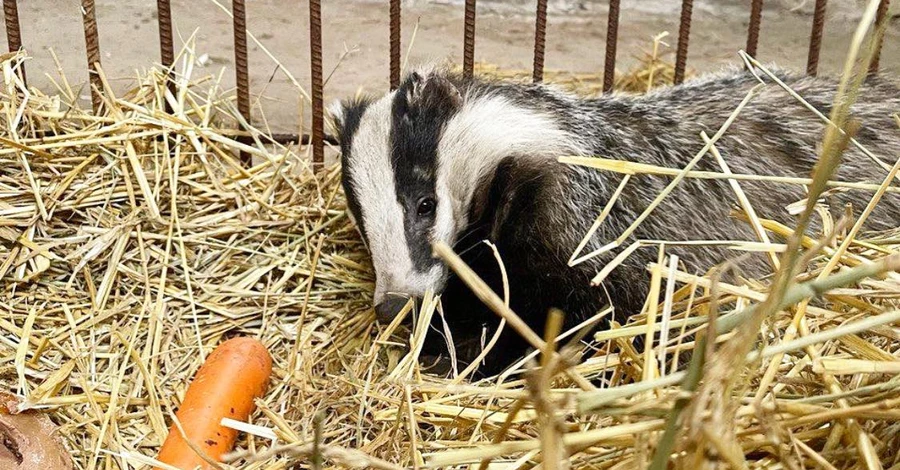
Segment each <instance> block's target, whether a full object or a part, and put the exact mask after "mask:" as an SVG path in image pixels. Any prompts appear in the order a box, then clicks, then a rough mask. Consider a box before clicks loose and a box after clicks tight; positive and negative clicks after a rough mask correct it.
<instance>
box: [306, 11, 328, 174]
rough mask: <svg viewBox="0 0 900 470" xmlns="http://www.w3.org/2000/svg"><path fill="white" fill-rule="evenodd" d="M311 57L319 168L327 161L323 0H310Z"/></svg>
mask: <svg viewBox="0 0 900 470" xmlns="http://www.w3.org/2000/svg"><path fill="white" fill-rule="evenodd" d="M309 57H310V61H309V64H310V76H311V77H312V87H311V88H312V145H313V168H314V169H315V170H319V169H321V168H322V166H323V164H324V163H325V142H324V136H325V127H324V122H325V116H324V113H325V110H324V108H325V107H324V105H323V96H322V95H323V90H322V88H323V83H322V3H321V0H309Z"/></svg>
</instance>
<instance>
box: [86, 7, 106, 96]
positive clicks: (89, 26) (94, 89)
mask: <svg viewBox="0 0 900 470" xmlns="http://www.w3.org/2000/svg"><path fill="white" fill-rule="evenodd" d="M81 12H82V15H83V17H82V21H83V23H84V43H85V48H86V49H87V62H88V75H89V76H90V80H91V104H92V105H93V109H94V113H99V112H100V106H101V105H102V104H103V99H102V98H101V97H100V90H102V89H103V82H102V81H101V80H100V75H99V74H98V73H97V68H98V67H99V66H100V34H99V33H98V32H97V14H96V13H95V11H94V0H81Z"/></svg>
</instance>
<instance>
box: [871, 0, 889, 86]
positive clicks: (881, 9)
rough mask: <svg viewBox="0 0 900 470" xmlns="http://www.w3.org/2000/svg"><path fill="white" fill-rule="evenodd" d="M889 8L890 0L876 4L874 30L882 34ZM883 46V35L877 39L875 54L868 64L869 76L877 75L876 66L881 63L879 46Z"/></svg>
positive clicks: (883, 0)
mask: <svg viewBox="0 0 900 470" xmlns="http://www.w3.org/2000/svg"><path fill="white" fill-rule="evenodd" d="M890 6H891V0H881V3H879V4H878V13H877V14H876V16H875V30H876V31H879V32H882V33H883V31H882V28H883V26H884V22H885V21H887V16H888V15H887V13H888V7H890ZM883 45H884V34H881V35H880V36H879V37H878V44H877V45H876V46H875V54H874V55H872V62H871V63H869V74H870V75H875V74H876V73H878V65H879V62H881V46H883Z"/></svg>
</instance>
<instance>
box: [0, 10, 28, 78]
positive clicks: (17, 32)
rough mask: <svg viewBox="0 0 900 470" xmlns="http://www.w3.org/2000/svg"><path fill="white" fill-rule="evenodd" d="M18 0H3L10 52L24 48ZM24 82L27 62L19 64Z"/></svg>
mask: <svg viewBox="0 0 900 470" xmlns="http://www.w3.org/2000/svg"><path fill="white" fill-rule="evenodd" d="M18 3H19V2H18V0H3V17H4V19H5V20H6V42H7V44H9V52H16V51H18V50H20V49H22V31H21V29H20V28H19V4H18ZM19 73H20V74H21V77H22V82H25V64H19Z"/></svg>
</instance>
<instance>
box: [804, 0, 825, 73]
mask: <svg viewBox="0 0 900 470" xmlns="http://www.w3.org/2000/svg"><path fill="white" fill-rule="evenodd" d="M827 5H828V0H816V11H815V13H814V14H813V26H812V33H810V37H809V56H808V57H807V59H806V73H807V75H813V76H815V75H816V73H818V71H819V52H820V51H821V50H822V30H823V29H824V28H825V7H826V6H827Z"/></svg>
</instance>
